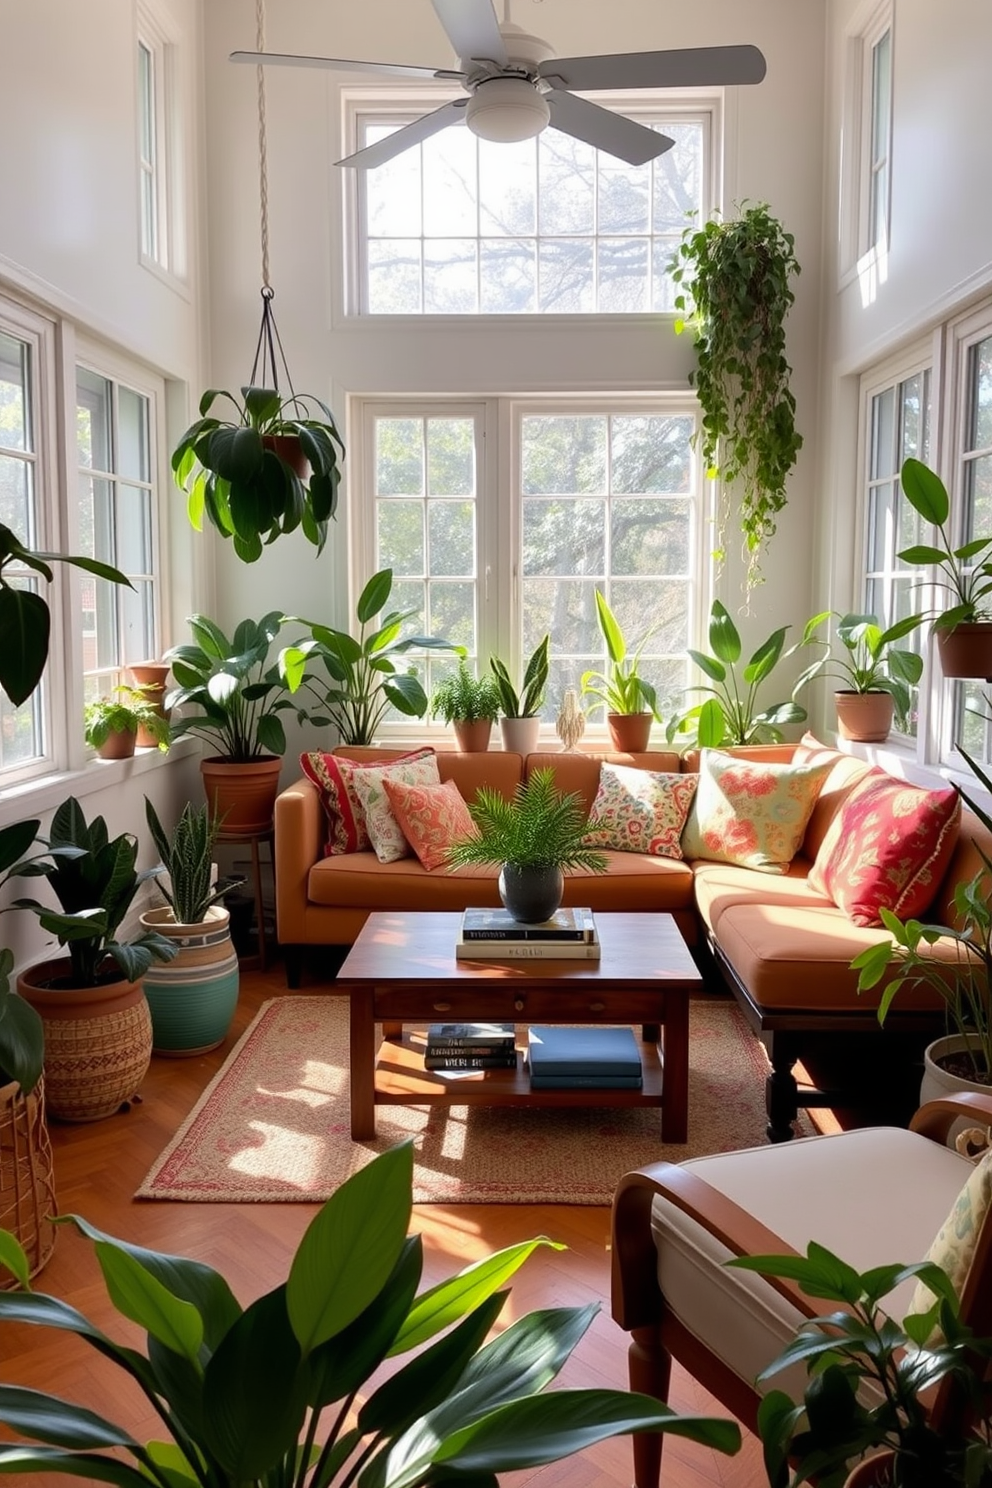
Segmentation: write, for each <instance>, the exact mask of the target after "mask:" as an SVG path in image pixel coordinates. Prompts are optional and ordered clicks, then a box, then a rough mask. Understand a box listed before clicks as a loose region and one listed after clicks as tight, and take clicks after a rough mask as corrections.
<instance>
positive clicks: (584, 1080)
mask: <svg viewBox="0 0 992 1488" xmlns="http://www.w3.org/2000/svg"><path fill="white" fill-rule="evenodd" d="M641 1084H642V1080H641V1077H640V1075H535V1074H532V1075H531V1077H530V1088H531V1090H640V1088H641Z"/></svg>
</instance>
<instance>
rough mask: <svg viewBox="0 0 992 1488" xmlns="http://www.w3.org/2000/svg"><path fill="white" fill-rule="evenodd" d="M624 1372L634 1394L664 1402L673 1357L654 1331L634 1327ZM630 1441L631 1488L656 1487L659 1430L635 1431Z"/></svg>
mask: <svg viewBox="0 0 992 1488" xmlns="http://www.w3.org/2000/svg"><path fill="white" fill-rule="evenodd" d="M627 1371H628V1378H629V1380H630V1388H631V1390H632V1391H633V1392H634V1393H635V1394H638V1395H653V1396H654V1398H655V1399H656V1400H660V1401H662V1402H664V1403H667V1401H668V1392H669V1386H670V1383H671V1376H672V1356H671V1354H670V1353H669V1352H668V1350H667V1349H664V1348H662V1346H661V1342H660V1341H659V1338H658V1331H657V1329H656V1328H651V1327H648V1328H634V1330H633V1331H632V1333H631V1336H630V1347H629V1349H628V1350H627ZM630 1440H631V1445H632V1446H633V1449H634V1488H658V1483H659V1481H660V1478H661V1448H662V1444H663V1442H664V1440H665V1438H664V1436H663V1435H662V1433H661V1432H660V1431H635V1432H634V1433H633V1435H632V1436H631V1439H630Z"/></svg>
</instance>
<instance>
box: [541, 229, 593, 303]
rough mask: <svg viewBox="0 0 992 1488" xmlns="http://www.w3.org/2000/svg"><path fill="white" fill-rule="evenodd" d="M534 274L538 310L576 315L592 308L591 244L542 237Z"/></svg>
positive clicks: (577, 240)
mask: <svg viewBox="0 0 992 1488" xmlns="http://www.w3.org/2000/svg"><path fill="white" fill-rule="evenodd" d="M537 272H538V296H539V298H538V304H539V307H540V309H541V310H544V311H554V312H555V314H557V315H578V314H588V313H589V312H590V311H591V310H593V309H595V304H596V299H595V294H594V284H593V248H592V244H591V243H589V242H586V241H585V240H583V239H581V238H578V239H566V238H557V239H556V238H542V239H541V240H540V246H539V248H538V259H537Z"/></svg>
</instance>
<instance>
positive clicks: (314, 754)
mask: <svg viewBox="0 0 992 1488" xmlns="http://www.w3.org/2000/svg"><path fill="white" fill-rule="evenodd" d="M433 753H434V750H433V749H415V750H413V751H412V752H411V753H410V754H401V755H397V757H396V758H395V759H392V760H389V761H388V764H390V765H398V764H399V763H400V761H401V760H403V761H406V762H407V763H409V762H410V761H411V760H418V759H424V758H426V756H427V755H430V754H433ZM369 764H370V761H368V760H350V759H342V758H341V757H340V755H336V754H324V753H323V752H322V751H321V750H319V749H313V750H311V751H310V752H309V753H308V754H301V755H300V768H301V769H302V771H303V773H304V775H305V776H306V777H307V779H308V780H311V781H313V783H314V785H315V786H316V787H317V790H318V791H319V793H320V804H321V806H323V808H324V815H325V816H326V817H327V842H326V843H325V845H324V856H325V858H332V857H335V856H337V855H339V854H342V853H354V852H362V851H363V850H364V849H365V848H367V847H369V846H370V843H369V834H368V832H367V831H366V828H365V808H364V806H363V805H362V803H361V801H360V800H359V798H358V794H357V792H356V791H354V790H353V789H352V788H351V785H350V779H351V775H352V773H353V772H354V771H355V770H359V769H362V768H366V769H367V768H368V767H369ZM383 768H384V769H385V768H386V766H385V765H384V766H383Z"/></svg>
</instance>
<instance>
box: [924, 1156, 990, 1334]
mask: <svg viewBox="0 0 992 1488" xmlns="http://www.w3.org/2000/svg"><path fill="white" fill-rule="evenodd" d="M990 1204H992V1153H986V1154H985V1156H984V1157H983V1158H982V1160H981V1162H979V1163H978V1164H977V1166H976V1167H975V1168H974V1170H973V1171H972V1173H971V1176H970V1177H969V1179H968V1182H967V1183H966V1184H965V1186H964V1188H962V1190H961V1192H960V1193H959V1194H958V1196H957V1198H956V1199H955V1200H954V1203H953V1205H952V1206H951V1212H950V1214H949V1215H948V1216H947V1218H946V1219H945V1220H944V1223H943V1224H942V1225H941V1227H940V1229H939V1230H938V1231H937V1234H936V1235H935V1237H934V1241H933V1244H932V1245H931V1247H930V1249H929V1251H928V1252H927V1254H926V1260H928V1261H934V1262H935V1263H936V1264H937V1265H938V1266H939V1267H940V1269H941V1270H942V1271H946V1272H947V1275H948V1276H949V1277H950V1279H951V1281H952V1282H953V1283H954V1290H955V1291H956V1292H957V1294H958V1296H959V1297H960V1295H961V1291H962V1288H963V1287H964V1284H965V1282H966V1281H967V1279H968V1272H969V1271H970V1270H971V1263H972V1261H973V1260H974V1258H975V1250H976V1248H977V1246H978V1236H979V1234H980V1233H981V1229H982V1225H983V1224H984V1223H985V1217H986V1215H987V1214H988V1211H989V1205H990ZM936 1301H937V1298H936V1297H935V1296H934V1294H933V1292H932V1291H931V1290H930V1288H929V1287H928V1286H925V1285H924V1283H923V1282H922V1281H921V1282H918V1283H917V1286H916V1290H915V1292H914V1293H913V1300H912V1302H911V1303H910V1305H909V1311H910V1312H916V1313H920V1312H929V1310H930V1308H931V1307H933V1305H934V1303H935V1302H936ZM942 1342H943V1334H942V1333H941V1331H940V1329H939V1328H935V1329H934V1331H933V1332H932V1333H931V1334H930V1336H929V1338H928V1339H927V1343H928V1345H930V1347H936V1346H937V1345H938V1344H940V1343H942Z"/></svg>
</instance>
